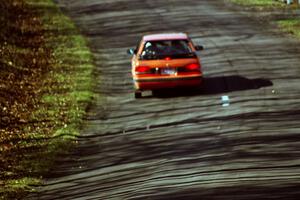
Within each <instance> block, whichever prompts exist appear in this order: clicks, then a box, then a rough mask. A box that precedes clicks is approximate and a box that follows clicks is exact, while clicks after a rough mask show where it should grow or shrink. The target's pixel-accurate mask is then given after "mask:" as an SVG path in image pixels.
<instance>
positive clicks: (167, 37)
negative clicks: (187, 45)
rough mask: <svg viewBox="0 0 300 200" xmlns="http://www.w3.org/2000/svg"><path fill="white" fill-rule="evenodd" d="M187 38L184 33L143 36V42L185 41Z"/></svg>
mask: <svg viewBox="0 0 300 200" xmlns="http://www.w3.org/2000/svg"><path fill="white" fill-rule="evenodd" d="M187 39H188V36H187V34H185V33H160V34H151V35H145V36H144V37H143V40H144V41H156V40H187Z"/></svg>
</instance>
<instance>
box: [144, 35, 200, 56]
mask: <svg viewBox="0 0 300 200" xmlns="http://www.w3.org/2000/svg"><path fill="white" fill-rule="evenodd" d="M195 56H196V55H195V53H194V52H193V51H192V49H191V48H190V46H189V44H188V41H187V40H162V41H147V42H146V43H145V45H144V48H143V51H142V53H141V55H140V58H141V59H144V60H154V59H163V58H166V57H170V58H173V59H174V58H190V57H195Z"/></svg>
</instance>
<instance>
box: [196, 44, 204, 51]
mask: <svg viewBox="0 0 300 200" xmlns="http://www.w3.org/2000/svg"><path fill="white" fill-rule="evenodd" d="M195 49H196V51H202V50H204V47H203V46H202V45H196V46H195Z"/></svg>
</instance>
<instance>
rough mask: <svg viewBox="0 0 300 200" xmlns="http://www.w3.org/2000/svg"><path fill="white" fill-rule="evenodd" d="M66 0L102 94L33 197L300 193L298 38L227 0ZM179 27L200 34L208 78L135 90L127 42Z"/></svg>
mask: <svg viewBox="0 0 300 200" xmlns="http://www.w3.org/2000/svg"><path fill="white" fill-rule="evenodd" d="M58 3H59V4H60V6H61V7H62V8H63V10H64V11H65V12H66V13H67V14H68V15H70V16H71V17H72V18H73V19H74V21H75V22H76V24H77V25H78V26H79V27H80V29H81V30H82V32H83V33H84V34H85V35H86V36H87V37H88V38H89V40H90V41H91V48H92V51H93V53H94V56H95V62H96V66H97V67H96V69H95V74H96V85H97V87H96V88H95V91H96V93H97V94H99V98H98V99H97V101H95V103H94V104H93V105H92V106H91V107H90V108H89V113H88V116H87V119H86V123H85V126H84V127H83V130H82V136H81V137H80V138H79V145H78V148H77V149H76V150H75V151H74V152H73V154H72V155H62V156H61V158H59V160H58V164H57V167H56V168H55V169H53V171H52V173H51V174H49V179H48V181H47V183H46V184H45V186H44V187H42V188H41V193H39V194H37V195H36V196H35V198H37V199H43V200H44V199H72V200H74V199H85V200H86V199H101V200H106V199H109V200H110V199H112V200H119V199H120V200H124V199H126V200H127V199H128V200H138V199H149V200H156V199H157V200H158V199H160V200H161V199H162V200H169V199H170V200H173V199H175V200H177V199H178V200H179V199H183V200H191V199H195V200H196V199H197V200H198V199H199V200H200V199H201V200H202V199H203V200H206V199H220V200H236V199H256V200H257V199H282V200H286V199H298V198H299V196H300V189H299V188H300V123H299V119H300V99H299V97H300V86H299V84H300V64H299V63H300V42H299V41H297V40H295V39H293V38H289V37H284V36H283V35H282V34H281V33H279V32H278V31H276V29H275V28H274V27H273V26H269V25H266V24H264V23H261V22H260V21H259V20H257V19H254V18H252V17H250V16H249V15H247V13H246V12H244V11H235V10H233V9H231V8H229V7H228V6H226V5H225V4H224V1H223V0H198V1H196V0H143V1H141V0H89V1H84V0H58ZM173 31H176V32H178V31H179V32H187V33H189V35H190V36H191V38H192V39H193V41H194V43H196V44H201V45H204V47H205V50H204V51H201V52H200V53H199V56H200V58H201V62H202V65H203V71H204V75H205V86H204V88H203V89H202V90H199V91H189V90H182V91H181V90H170V91H167V92H166V91H165V92H162V93H160V94H155V95H154V96H153V95H152V94H151V93H149V94H148V93H147V94H145V97H144V98H142V99H134V95H133V86H132V80H131V76H130V57H129V56H128V55H127V54H126V50H127V49H128V48H130V47H134V46H135V45H136V44H137V42H138V40H139V39H140V38H141V37H142V35H144V34H148V33H157V32H173ZM222 96H228V98H229V105H228V104H227V105H225V104H224V102H222ZM297 197H298V198H297Z"/></svg>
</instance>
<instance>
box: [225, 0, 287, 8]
mask: <svg viewBox="0 0 300 200" xmlns="http://www.w3.org/2000/svg"><path fill="white" fill-rule="evenodd" d="M230 1H231V2H233V3H235V4H238V5H242V6H249V7H252V8H255V9H259V10H262V9H276V8H287V7H288V6H287V5H286V4H284V3H283V2H280V1H275V0H230Z"/></svg>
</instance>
